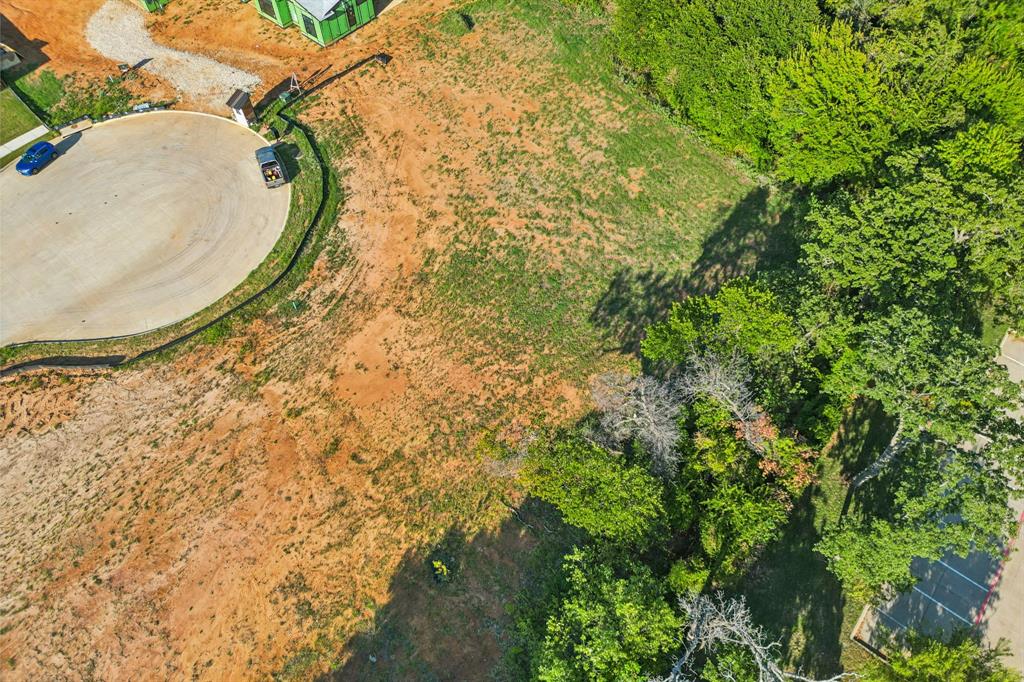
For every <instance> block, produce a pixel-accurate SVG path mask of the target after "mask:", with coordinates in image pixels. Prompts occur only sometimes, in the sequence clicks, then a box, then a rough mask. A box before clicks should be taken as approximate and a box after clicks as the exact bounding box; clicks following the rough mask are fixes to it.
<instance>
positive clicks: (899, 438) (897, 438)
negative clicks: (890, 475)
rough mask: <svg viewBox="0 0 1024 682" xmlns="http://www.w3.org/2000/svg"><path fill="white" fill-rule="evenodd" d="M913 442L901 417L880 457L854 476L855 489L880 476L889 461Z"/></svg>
mask: <svg viewBox="0 0 1024 682" xmlns="http://www.w3.org/2000/svg"><path fill="white" fill-rule="evenodd" d="M913 442H914V440H913V439H912V438H908V437H907V436H906V434H905V433H904V428H903V418H902V417H900V420H899V423H898V425H897V426H896V433H894V434H892V438H891V439H889V444H888V445H886V446H885V449H884V450H882V454H881V455H879V456H878V459H876V460H875V461H874V462H872V463H871V464H869V465H868V466H866V467H865V468H864V469H863V470H862V471H861V472H860V473H858V474H857V475H856V476H854V477H853V484H852V485H853V489H854V490H856V489H857V488H859V487H861V486H862V485H864V484H865V483H867V482H868V481H870V480H871V479H873V478H874V477H876V476H878V474H880V473H882V471H883V470H884V469H885V468H886V467H887V466H889V463H890V462H892V461H893V460H894V459H896V458H897V457H899V456H900V455H901V454H903V451H904V450H906V449H907V448H908V447H910V445H912V444H913Z"/></svg>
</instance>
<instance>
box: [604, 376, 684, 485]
mask: <svg viewBox="0 0 1024 682" xmlns="http://www.w3.org/2000/svg"><path fill="white" fill-rule="evenodd" d="M590 390H591V393H592V394H593V397H594V402H595V403H596V404H597V408H598V410H600V411H601V431H602V434H603V435H604V436H605V437H606V438H607V439H608V440H610V441H612V443H611V444H612V445H613V446H614V447H618V446H620V445H621V444H622V443H623V441H626V440H629V439H632V438H636V439H637V440H638V441H640V443H641V444H642V445H643V446H644V449H645V450H646V451H647V454H648V455H649V456H650V458H651V469H652V471H654V473H655V474H657V475H659V476H665V477H671V476H672V475H674V474H675V472H676V466H677V460H678V457H679V454H678V452H677V451H676V443H677V442H678V440H679V425H678V423H677V421H676V420H677V418H678V417H679V408H680V407H682V404H683V403H682V400H680V398H679V396H678V395H677V394H676V391H675V390H673V388H672V386H671V385H670V384H668V383H666V382H663V381H661V380H659V379H656V378H655V377H651V376H646V375H641V376H632V375H630V374H625V373H623V372H608V373H606V374H602V375H600V376H599V377H597V378H596V379H594V380H593V381H592V382H591V385H590Z"/></svg>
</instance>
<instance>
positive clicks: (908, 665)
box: [864, 630, 1021, 682]
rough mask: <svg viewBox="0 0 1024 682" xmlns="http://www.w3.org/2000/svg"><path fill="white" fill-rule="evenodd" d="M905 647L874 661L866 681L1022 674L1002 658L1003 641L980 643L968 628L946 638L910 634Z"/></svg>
mask: <svg viewBox="0 0 1024 682" xmlns="http://www.w3.org/2000/svg"><path fill="white" fill-rule="evenodd" d="M901 645H902V647H901V648H902V649H903V650H899V651H891V652H889V653H890V657H889V664H883V663H880V662H874V663H872V664H871V665H870V666H869V667H868V669H867V671H866V674H865V676H864V679H865V681H866V682H936V681H938V680H941V681H942V682H1019V681H1020V679H1021V674H1020V673H1019V672H1016V671H1013V670H1010V669H1009V668H1007V667H1006V666H1005V665H1004V664H1003V662H1002V661H1001V660H1000V659H1002V658H1003V657H1005V656H1006V655H1007V650H1006V647H1005V646H1004V643H1003V642H1000V643H999V645H998V646H996V647H992V648H990V647H986V646H984V645H982V644H980V643H979V642H978V641H977V639H975V637H974V636H973V633H971V632H969V631H967V630H960V631H957V632H955V633H953V635H952V636H951V637H950V638H949V639H948V640H947V641H942V640H939V639H933V638H931V637H927V636H924V635H921V634H918V633H911V634H910V636H909V637H906V638H905V639H904V640H903V641H902V642H901Z"/></svg>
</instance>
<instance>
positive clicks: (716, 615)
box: [652, 592, 859, 682]
mask: <svg viewBox="0 0 1024 682" xmlns="http://www.w3.org/2000/svg"><path fill="white" fill-rule="evenodd" d="M679 608H680V609H681V610H682V613H683V616H684V617H685V621H686V626H685V629H684V631H683V651H682V653H681V654H680V655H679V658H678V659H677V660H676V662H675V664H674V665H673V666H672V671H671V672H670V673H669V674H668V676H667V677H662V678H658V679H657V680H652V682H694V681H695V680H698V679H699V678H700V671H697V670H694V668H693V666H694V664H696V663H697V661H698V659H701V660H703V659H706V658H707V657H708V656H710V655H712V654H713V653H714V652H715V651H716V650H718V649H719V648H720V647H723V646H736V647H741V648H743V649H744V650H746V651H747V652H749V654H750V658H751V660H752V661H753V664H754V666H755V668H756V670H757V679H758V682H819V681H815V680H813V679H812V678H809V677H804V676H803V675H800V674H797V673H789V672H785V671H783V670H782V667H781V666H780V665H779V663H778V660H777V659H778V650H779V648H780V645H779V643H778V642H767V643H766V637H765V635H764V631H763V630H762V629H761V628H760V627H758V626H757V625H754V622H753V619H751V617H750V611H749V610H748V609H747V605H746V602H744V601H743V598H742V597H740V598H738V599H726V598H725V597H724V596H723V595H722V593H721V592H717V593H715V594H713V595H708V594H694V595H690V596H686V597H681V598H680V599H679ZM857 677H859V676H858V675H856V674H855V673H840V674H838V675H834V676H833V677H830V678H828V679H827V680H822V681H820V682H838V681H839V680H842V679H844V678H850V679H853V678H857Z"/></svg>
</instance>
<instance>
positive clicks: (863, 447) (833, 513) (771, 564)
mask: <svg viewBox="0 0 1024 682" xmlns="http://www.w3.org/2000/svg"><path fill="white" fill-rule="evenodd" d="M890 429H891V423H890V422H889V420H888V419H887V418H886V417H885V415H884V413H882V411H881V408H880V406H879V405H878V404H877V403H875V402H873V401H857V402H856V403H855V404H854V406H853V409H851V410H849V411H848V412H847V413H846V414H845V415H844V417H843V421H842V423H841V425H840V428H839V430H838V434H837V437H836V439H835V440H834V441H833V442H832V443H831V444H830V446H829V448H828V449H827V453H826V454H825V455H824V456H823V457H822V459H821V460H820V462H819V466H818V479H819V480H818V481H817V482H816V483H815V484H813V485H812V486H810V487H809V488H808V489H807V490H806V491H804V494H803V495H802V496H801V498H800V500H799V501H797V503H796V504H795V506H794V508H793V511H792V513H791V515H790V518H789V522H788V523H787V524H786V526H785V528H784V529H783V532H782V536H781V537H780V538H779V539H778V540H777V541H776V542H774V543H772V544H771V545H770V546H769V547H767V548H766V550H765V552H764V554H763V555H762V556H761V558H760V559H759V560H758V561H757V563H756V564H755V565H754V567H753V568H752V569H751V571H750V572H749V573H748V574H747V575H746V576H745V577H744V580H743V582H742V589H741V591H742V592H743V594H744V595H745V596H746V597H747V600H748V602H749V604H750V608H751V611H752V613H753V615H754V620H755V621H756V622H758V623H761V624H763V625H764V627H765V629H766V631H767V634H768V636H769V637H771V638H772V639H776V640H778V641H779V642H780V643H781V644H782V647H783V651H785V652H787V659H786V663H787V665H788V666H789V667H791V668H793V669H796V670H801V671H803V672H804V673H805V674H810V675H812V676H815V677H828V676H831V675H834V674H835V673H837V672H839V671H841V670H842V669H843V668H844V667H845V666H844V660H843V659H844V641H845V640H844V638H845V637H846V636H847V634H848V633H846V632H845V631H844V623H845V625H846V626H851V625H852V623H850V622H846V619H847V618H849V617H850V613H846V611H847V609H848V607H849V609H850V610H856V608H858V607H859V605H858V604H848V603H847V599H846V597H845V596H844V594H843V590H842V585H841V583H840V582H839V580H838V579H837V578H836V577H835V576H834V575H833V574H832V573H831V572H830V571H829V570H828V566H827V563H826V561H825V558H824V557H823V556H821V555H820V554H818V553H817V552H816V551H815V550H814V546H815V545H816V544H817V543H818V541H819V540H820V539H821V536H822V533H823V532H824V531H825V530H826V529H827V528H828V527H830V526H831V525H833V524H835V523H837V522H838V521H839V519H840V518H841V517H842V515H843V514H844V513H845V505H846V500H847V499H848V494H847V492H848V485H849V480H850V478H852V476H853V474H855V473H856V472H857V471H859V470H860V469H861V468H862V467H863V466H866V464H867V463H869V462H871V461H872V460H873V459H874V457H876V456H877V454H878V453H879V452H880V451H881V448H882V447H884V444H885V442H887V441H888V439H889V435H890V433H891V431H890ZM854 617H855V616H854Z"/></svg>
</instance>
